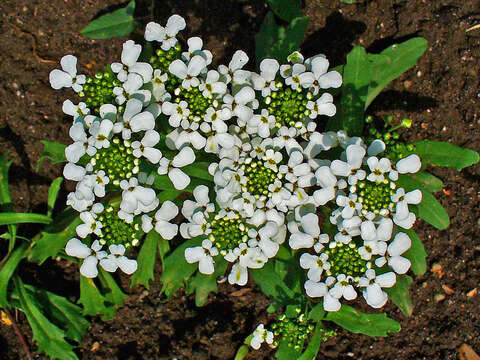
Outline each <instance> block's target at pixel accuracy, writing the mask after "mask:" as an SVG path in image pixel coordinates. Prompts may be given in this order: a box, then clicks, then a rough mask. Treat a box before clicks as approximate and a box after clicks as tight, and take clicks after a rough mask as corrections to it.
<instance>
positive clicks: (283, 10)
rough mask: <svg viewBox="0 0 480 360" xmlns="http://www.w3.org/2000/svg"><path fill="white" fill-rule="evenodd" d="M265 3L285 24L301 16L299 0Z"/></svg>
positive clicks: (273, 0)
mask: <svg viewBox="0 0 480 360" xmlns="http://www.w3.org/2000/svg"><path fill="white" fill-rule="evenodd" d="M267 3H268V5H269V6H270V9H272V11H273V12H274V13H275V15H277V16H278V17H279V18H280V19H282V20H285V21H286V22H291V21H292V20H293V19H295V18H297V17H301V16H302V11H301V10H300V5H301V4H300V1H299V0H267Z"/></svg>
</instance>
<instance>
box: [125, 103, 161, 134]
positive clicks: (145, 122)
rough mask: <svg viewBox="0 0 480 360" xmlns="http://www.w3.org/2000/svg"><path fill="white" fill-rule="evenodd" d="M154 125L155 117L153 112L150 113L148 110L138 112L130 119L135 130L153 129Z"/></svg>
mask: <svg viewBox="0 0 480 360" xmlns="http://www.w3.org/2000/svg"><path fill="white" fill-rule="evenodd" d="M130 101H131V100H130ZM154 127H155V119H154V118H153V115H152V113H149V112H148V111H144V112H142V113H140V114H137V115H135V116H133V117H132V119H131V120H130V128H131V129H132V131H133V132H139V131H145V130H152V129H153V128H154Z"/></svg>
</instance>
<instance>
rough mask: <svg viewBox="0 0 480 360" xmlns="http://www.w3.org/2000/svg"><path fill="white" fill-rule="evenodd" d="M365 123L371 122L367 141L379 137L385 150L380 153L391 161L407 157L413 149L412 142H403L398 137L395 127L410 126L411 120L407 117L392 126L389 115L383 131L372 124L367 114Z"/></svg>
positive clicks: (391, 118)
mask: <svg viewBox="0 0 480 360" xmlns="http://www.w3.org/2000/svg"><path fill="white" fill-rule="evenodd" d="M365 122H366V123H367V124H372V125H370V126H369V127H368V137H367V143H368V144H370V143H371V142H372V141H373V140H375V139H379V140H382V141H383V142H384V143H385V146H386V151H385V152H384V153H383V154H382V156H384V157H386V158H388V159H390V161H392V162H393V163H396V162H397V161H398V160H400V159H403V158H404V157H407V156H408V155H409V154H410V153H411V152H412V151H413V150H415V146H414V145H413V144H405V143H403V142H401V141H399V139H400V134H399V132H398V131H397V129H399V128H401V127H404V128H407V129H408V128H410V127H411V126H412V120H411V119H408V118H404V119H403V120H402V122H401V123H400V124H399V125H396V126H393V125H392V122H393V116H391V115H389V116H387V117H386V119H385V123H386V126H385V129H384V130H383V131H379V130H377V129H376V128H375V126H374V125H373V117H372V116H368V117H367V118H366V119H365Z"/></svg>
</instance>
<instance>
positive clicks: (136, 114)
mask: <svg viewBox="0 0 480 360" xmlns="http://www.w3.org/2000/svg"><path fill="white" fill-rule="evenodd" d="M142 110H143V103H142V102H141V101H140V100H138V99H134V98H132V99H130V100H128V101H127V103H126V105H125V111H124V112H123V122H124V128H125V127H127V128H129V129H130V130H131V131H127V132H126V133H125V134H123V132H122V137H123V138H124V139H130V134H131V132H134V133H136V132H139V131H147V130H153V128H154V127H155V118H154V117H153V115H152V113H151V112H149V111H147V110H145V111H143V112H142ZM126 124H128V126H126ZM123 135H126V136H123Z"/></svg>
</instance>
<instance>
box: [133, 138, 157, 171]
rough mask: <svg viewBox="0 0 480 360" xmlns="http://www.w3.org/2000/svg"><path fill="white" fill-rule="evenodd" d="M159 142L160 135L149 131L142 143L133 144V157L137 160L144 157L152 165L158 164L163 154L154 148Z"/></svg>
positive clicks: (135, 142)
mask: <svg viewBox="0 0 480 360" xmlns="http://www.w3.org/2000/svg"><path fill="white" fill-rule="evenodd" d="M159 141H160V135H159V134H158V132H156V131H155V130H147V131H146V132H145V135H144V136H143V139H142V141H141V142H140V141H134V142H132V149H133V156H135V157H137V158H139V157H141V156H143V157H145V158H147V159H148V161H150V162H151V163H152V164H157V163H158V162H159V161H160V159H161V157H162V152H161V151H160V150H158V149H156V148H154V146H155V145H157V144H158V142H159Z"/></svg>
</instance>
